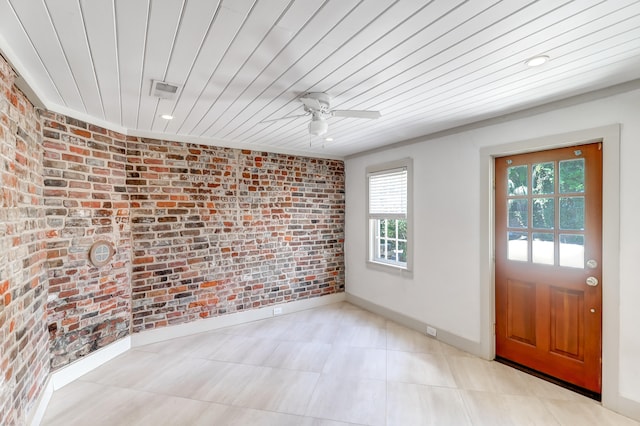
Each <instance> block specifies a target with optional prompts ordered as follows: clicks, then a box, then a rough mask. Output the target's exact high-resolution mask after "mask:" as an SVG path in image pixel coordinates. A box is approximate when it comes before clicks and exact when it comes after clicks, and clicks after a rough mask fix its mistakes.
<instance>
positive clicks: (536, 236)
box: [531, 232, 554, 265]
mask: <svg viewBox="0 0 640 426" xmlns="http://www.w3.org/2000/svg"><path fill="white" fill-rule="evenodd" d="M532 237H533V239H532V241H531V260H532V261H533V263H542V264H544V265H553V263H554V261H553V234H551V233H546V232H544V233H543V232H534V233H533V235H532Z"/></svg>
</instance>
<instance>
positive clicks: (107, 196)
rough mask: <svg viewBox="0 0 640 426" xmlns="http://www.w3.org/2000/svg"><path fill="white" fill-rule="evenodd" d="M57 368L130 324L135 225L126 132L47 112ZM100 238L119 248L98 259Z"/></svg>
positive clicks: (51, 308) (51, 310) (51, 322)
mask: <svg viewBox="0 0 640 426" xmlns="http://www.w3.org/2000/svg"><path fill="white" fill-rule="evenodd" d="M42 124H43V136H44V140H43V144H42V145H43V149H44V161H43V164H44V204H45V214H46V221H47V239H46V256H47V270H48V276H49V304H48V328H49V333H50V342H51V367H52V369H56V368H59V367H61V366H64V365H67V364H68V363H70V362H72V361H74V360H76V359H78V358H80V357H82V356H85V355H87V354H89V353H91V352H93V351H95V350H97V349H100V348H102V347H104V346H106V345H108V344H109V343H112V342H114V341H115V340H117V339H120V338H122V337H125V336H127V335H128V334H129V332H130V318H131V291H130V278H131V277H130V267H131V231H130V223H129V195H128V194H127V189H126V185H125V180H126V162H127V158H126V144H127V140H126V137H125V136H124V135H121V134H118V133H115V132H112V131H108V130H106V129H103V128H100V127H97V126H93V125H91V124H88V123H85V122H82V121H79V120H76V119H73V118H71V117H66V116H63V115H60V114H55V113H51V112H43V113H42ZM98 240H106V241H109V242H110V243H112V244H113V246H114V247H115V255H114V256H113V258H112V259H111V261H110V262H109V263H108V264H107V265H104V266H101V267H96V266H94V265H93V264H92V263H91V262H90V261H89V257H88V253H89V248H90V247H91V245H92V244H93V243H94V242H96V241H98Z"/></svg>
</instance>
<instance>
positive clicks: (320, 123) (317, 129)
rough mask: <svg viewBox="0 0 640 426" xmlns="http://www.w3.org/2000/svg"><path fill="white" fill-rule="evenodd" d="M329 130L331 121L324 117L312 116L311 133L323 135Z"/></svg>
mask: <svg viewBox="0 0 640 426" xmlns="http://www.w3.org/2000/svg"><path fill="white" fill-rule="evenodd" d="M328 130H329V123H327V121H326V120H325V119H324V118H316V117H315V116H314V117H312V118H311V121H310V122H309V134H311V135H314V136H322V135H324V134H326V133H327V131H328Z"/></svg>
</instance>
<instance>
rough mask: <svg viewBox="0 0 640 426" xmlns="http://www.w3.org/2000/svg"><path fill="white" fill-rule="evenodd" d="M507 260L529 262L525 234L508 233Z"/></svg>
mask: <svg viewBox="0 0 640 426" xmlns="http://www.w3.org/2000/svg"><path fill="white" fill-rule="evenodd" d="M507 234H508V239H509V240H508V242H507V244H508V246H507V258H508V259H509V260H520V261H523V262H526V261H528V260H529V244H528V241H527V233H526V232H508V233H507Z"/></svg>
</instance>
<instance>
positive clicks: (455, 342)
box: [346, 293, 486, 359]
mask: <svg viewBox="0 0 640 426" xmlns="http://www.w3.org/2000/svg"><path fill="white" fill-rule="evenodd" d="M346 300H347V302H349V303H351V304H354V305H356V306H359V307H361V308H362V309H366V310H367V311H370V312H373V313H375V314H378V315H380V316H383V317H385V318H387V319H390V320H391V321H395V322H397V323H398V324H402V325H404V326H405V327H409V328H411V329H413V330H416V331H418V332H420V333H422V334H426V331H427V326H428V325H429V324H427V323H425V322H422V321H419V320H417V319H415V318H412V317H409V316H406V315H405V314H402V313H400V312H396V311H393V310H391V309H388V308H385V307H384V306H380V305H377V304H375V303H373V302H369V301H368V300H365V299H363V298H361V297H358V296H354V295H353V294H351V293H347V294H346ZM435 339H436V340H439V341H441V342H443V343H446V344H448V345H451V346H453V347H455V348H458V349H460V350H463V351H465V352H468V353H470V354H473V355H475V356H477V357H480V358H485V359H486V357H484V356H483V351H482V347H481V345H480V342H474V341H472V340H469V339H465V338H464V337H460V336H458V335H457V334H453V333H450V332H448V331H446V330H443V329H438V336H437V337H436V338H435Z"/></svg>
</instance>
